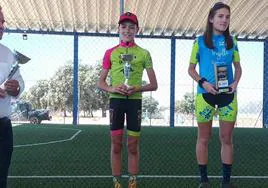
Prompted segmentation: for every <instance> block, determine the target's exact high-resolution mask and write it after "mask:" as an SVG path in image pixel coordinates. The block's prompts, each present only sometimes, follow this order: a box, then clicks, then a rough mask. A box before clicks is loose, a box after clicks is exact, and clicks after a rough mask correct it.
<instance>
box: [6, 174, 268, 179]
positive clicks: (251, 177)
mask: <svg viewBox="0 0 268 188" xmlns="http://www.w3.org/2000/svg"><path fill="white" fill-rule="evenodd" d="M122 177H123V178H127V177H128V176H127V175H123V176H122ZM8 178H12V179H82V178H85V179H97V178H112V176H108V175H96V176H87V175H84V176H8ZM138 178H181V179H195V178H200V176H190V175H189V176H176V175H139V176H138ZM209 178H215V179H220V178H222V176H209ZM232 178H234V179H267V178H268V176H232Z"/></svg>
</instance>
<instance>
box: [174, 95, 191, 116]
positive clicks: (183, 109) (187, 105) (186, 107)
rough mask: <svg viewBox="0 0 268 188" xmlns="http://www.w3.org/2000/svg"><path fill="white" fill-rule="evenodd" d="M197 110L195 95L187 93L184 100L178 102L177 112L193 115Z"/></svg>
mask: <svg viewBox="0 0 268 188" xmlns="http://www.w3.org/2000/svg"><path fill="white" fill-rule="evenodd" d="M194 109H195V104H194V95H193V94H192V93H188V92H187V93H185V94H184V96H183V99H182V100H178V101H176V104H175V111H176V112H177V113H182V114H193V113H194Z"/></svg>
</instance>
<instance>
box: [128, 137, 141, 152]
mask: <svg viewBox="0 0 268 188" xmlns="http://www.w3.org/2000/svg"><path fill="white" fill-rule="evenodd" d="M127 148H128V153H130V154H132V155H136V154H137V153H138V139H129V140H128V144H127Z"/></svg>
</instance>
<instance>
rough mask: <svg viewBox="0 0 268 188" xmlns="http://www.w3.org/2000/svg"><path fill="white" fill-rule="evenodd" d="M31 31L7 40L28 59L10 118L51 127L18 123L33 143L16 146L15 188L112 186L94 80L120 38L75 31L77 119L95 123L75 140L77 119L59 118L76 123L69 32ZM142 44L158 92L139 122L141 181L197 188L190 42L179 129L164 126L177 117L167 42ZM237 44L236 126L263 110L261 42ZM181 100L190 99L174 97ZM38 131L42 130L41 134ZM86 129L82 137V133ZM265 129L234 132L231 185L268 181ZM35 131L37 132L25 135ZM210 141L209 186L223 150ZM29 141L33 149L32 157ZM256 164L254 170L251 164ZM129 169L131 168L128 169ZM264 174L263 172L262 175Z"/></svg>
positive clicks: (182, 53)
mask: <svg viewBox="0 0 268 188" xmlns="http://www.w3.org/2000/svg"><path fill="white" fill-rule="evenodd" d="M27 37H28V38H27V40H23V39H22V35H21V34H9V36H6V37H5V38H4V40H3V43H4V44H5V45H7V46H8V47H10V48H11V49H15V50H18V51H20V52H22V53H23V54H25V55H27V56H29V57H30V58H31V61H30V62H29V63H28V64H26V65H23V66H21V73H22V75H23V77H24V79H25V85H26V89H25V92H24V93H23V95H22V97H21V98H20V99H19V101H20V102H19V103H15V102H14V107H13V110H14V111H15V112H16V113H17V115H16V116H14V117H15V118H14V119H13V123H14V125H16V124H21V123H29V122H30V121H31V123H37V124H38V123H42V124H43V123H46V124H51V125H52V126H50V125H48V126H39V127H33V126H18V127H15V128H14V132H15V134H14V138H15V143H16V144H15V145H25V144H30V146H27V147H26V146H25V147H18V148H16V147H15V152H14V156H13V163H12V170H11V177H10V179H9V181H10V185H11V186H12V187H92V188H97V187H111V177H110V169H109V147H110V146H109V135H108V134H109V130H108V129H109V128H108V126H101V127H102V128H101V129H98V128H96V127H95V126H93V125H97V124H99V125H108V122H109V119H108V117H109V111H108V108H107V105H108V98H107V95H106V94H105V93H100V91H99V90H98V89H97V88H96V82H97V80H98V78H99V71H100V69H101V64H102V58H103V55H104V52H105V50H107V49H108V48H111V47H113V46H115V45H117V44H118V42H119V41H118V38H117V37H105V36H102V37H97V36H79V38H78V40H79V43H78V44H79V48H78V52H79V66H78V67H79V68H78V70H79V72H78V75H79V76H78V78H79V86H78V87H79V88H78V91H79V94H78V96H79V105H78V106H79V119H78V124H80V125H82V124H92V126H85V125H83V126H84V128H85V129H86V130H84V128H81V127H83V126H78V127H79V129H80V128H81V129H82V133H81V134H80V133H79V139H78V140H76V139H69V138H71V137H72V135H74V134H75V133H76V131H77V128H78V127H75V128H74V129H72V127H71V126H67V127H62V124H72V116H73V114H72V113H73V111H72V110H73V51H74V49H73V36H64V35H36V34H28V36H27ZM136 43H137V44H138V45H140V46H141V47H143V48H145V49H147V50H149V51H150V53H151V56H152V59H153V64H154V69H155V72H156V76H157V80H158V84H159V87H158V90H157V91H155V92H147V93H144V94H143V97H144V103H143V116H142V125H143V126H145V129H144V131H143V132H142V134H144V137H142V145H141V151H142V156H141V160H142V161H141V176H140V181H141V183H140V187H161V188H168V187H175V188H177V187H178V188H179V187H196V184H197V182H198V172H197V168H196V165H195V164H196V162H195V153H194V152H195V139H196V128H195V127H196V120H195V117H194V114H193V110H194V109H193V103H194V96H195V94H196V83H194V82H193V80H192V79H191V78H190V76H189V75H188V72H187V69H188V65H189V59H190V54H191V49H192V44H193V40H179V39H177V40H176V64H175V99H174V101H175V111H174V117H175V120H174V126H175V127H178V129H171V128H167V127H169V126H170V125H171V122H170V106H171V105H170V101H171V99H170V96H171V95H170V91H171V88H170V79H171V76H172V75H171V70H170V67H171V40H170V39H153V38H152V39H149V38H137V39H136ZM238 46H239V52H240V57H241V65H242V69H243V75H242V78H241V81H240V83H239V87H238V104H239V113H238V120H237V124H236V126H237V127H250V128H257V127H258V128H260V127H262V118H263V116H262V109H263V106H262V105H263V103H262V100H263V76H264V75H263V72H264V71H263V63H264V60H263V54H264V51H263V49H264V46H263V42H239V43H238ZM143 79H144V81H145V82H146V81H148V78H147V77H146V74H144V78H143ZM181 103H183V104H185V105H184V106H181V105H177V104H181ZM189 108H190V110H189ZM25 111H28V112H27V113H25ZM30 112H32V115H33V114H35V115H36V116H35V117H36V118H37V120H36V119H35V121H33V118H31V117H32V116H31V117H30V114H31V113H30ZM34 112H42V113H39V114H37V113H34ZM46 113H47V117H48V119H50V116H51V117H52V118H51V119H50V120H48V119H46V118H45V117H44V114H46ZM18 114H19V115H18ZM41 118H43V119H41ZM214 121H215V122H214V126H215V127H217V126H218V119H217V117H215V119H214ZM55 124H60V125H61V126H56V125H55ZM147 126H148V128H147ZM149 126H150V127H149ZM158 126H163V127H158ZM61 127H62V128H67V129H66V130H67V132H65V133H61V132H60V133H57V131H59V129H60V128H61ZM40 128H41V129H40ZM26 130H27V131H26ZM28 130H29V131H32V130H36V132H34V133H33V132H28ZM47 130H50V131H48V132H47ZM17 131H18V132H17ZM184 131H185V132H184ZM249 131H250V132H252V134H251V135H249V134H248V132H249ZM217 132H218V129H217V128H216V129H214V134H215V135H216V134H217ZM40 133H42V134H41V135H39V134H40ZM99 133H101V135H99ZM253 133H254V134H253ZM30 135H37V136H38V135H39V136H41V137H39V138H36V137H34V136H30ZM53 135H54V136H53ZM80 135H83V137H84V139H83V140H82V141H81V140H80ZM265 135H266V130H263V129H255V130H252V129H238V130H235V138H234V142H235V149H236V151H237V152H236V153H235V160H236V165H237V166H236V167H234V173H233V175H234V176H235V177H234V183H236V184H237V185H239V187H248V185H250V186H249V187H268V183H267V179H266V178H264V177H266V176H265V175H266V174H265V172H266V171H267V169H266V167H265V165H263V163H265V154H266V153H267V152H264V151H265V148H261V147H257V148H258V151H257V152H254V154H253V153H251V152H250V151H253V150H249V148H255V147H254V146H253V145H254V144H258V145H264V144H263V143H265V140H266V138H267V137H266V136H265ZM102 136H103V137H102ZM29 137H30V138H31V137H32V139H30V140H29ZM75 138H76V137H75ZM77 138H78V137H77ZM51 140H52V141H55V143H58V141H60V142H59V143H61V141H62V143H64V147H67V148H68V149H62V145H61V144H59V145H55V143H51ZM100 140H102V141H100ZM156 141H159V142H156ZM40 143H41V144H40ZM42 143H44V144H42ZM93 143H94V144H96V145H94V144H93ZM160 143H161V144H160ZM212 143H213V145H212V146H210V147H211V148H210V151H211V150H213V152H215V154H213V155H211V157H210V161H213V162H212V163H210V165H209V168H210V171H209V173H210V175H211V176H213V178H212V180H211V181H212V185H214V186H215V187H217V185H218V183H219V182H220V160H219V152H220V151H219V142H218V139H217V136H214V138H213V140H212ZM245 143H248V144H247V145H245ZM35 144H37V145H35ZM252 144H253V145H252ZM51 146H52V148H51ZM55 146H56V147H55ZM33 149H34V150H35V151H34V153H33V155H31V152H32V151H33ZM255 149H256V148H255ZM87 150H89V151H87ZM100 150H101V151H102V152H101V153H100ZM85 151H87V152H85ZM84 152H85V153H84ZM256 153H257V154H258V156H257V155H256ZM101 154H102V155H101ZM246 154H247V155H246ZM125 155H126V154H124V156H125ZM89 156H91V157H89ZM125 159H126V157H124V160H125ZM256 161H258V163H257V162H256ZM125 163H126V161H124V164H125ZM19 164H24V165H25V166H23V165H19ZM125 167H126V165H124V168H125ZM252 168H254V169H255V171H254V172H253V171H252ZM40 169H41V170H40ZM242 172H243V173H242ZM124 174H125V175H127V170H126V169H124ZM260 177H263V178H262V179H258V178H260ZM253 178H256V179H254V180H253ZM124 179H125V180H127V176H124Z"/></svg>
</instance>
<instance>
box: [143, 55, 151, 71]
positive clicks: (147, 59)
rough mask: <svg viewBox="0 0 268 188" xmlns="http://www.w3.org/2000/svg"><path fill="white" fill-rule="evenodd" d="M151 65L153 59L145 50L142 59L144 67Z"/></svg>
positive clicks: (147, 67)
mask: <svg viewBox="0 0 268 188" xmlns="http://www.w3.org/2000/svg"><path fill="white" fill-rule="evenodd" d="M152 67H153V61H152V57H151V54H150V52H148V51H146V53H145V59H144V68H145V69H149V68H152Z"/></svg>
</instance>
